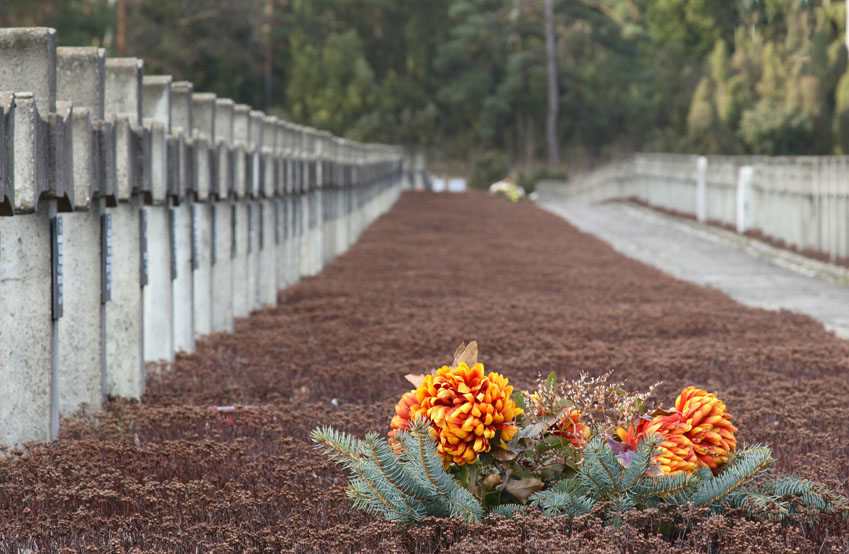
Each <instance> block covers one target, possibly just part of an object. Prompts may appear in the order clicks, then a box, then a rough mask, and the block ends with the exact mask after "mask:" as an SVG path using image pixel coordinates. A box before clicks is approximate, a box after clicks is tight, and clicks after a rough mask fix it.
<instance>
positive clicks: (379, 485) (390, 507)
mask: <svg viewBox="0 0 849 554" xmlns="http://www.w3.org/2000/svg"><path fill="white" fill-rule="evenodd" d="M428 428H429V422H428V421H427V420H425V419H416V420H414V421H413V423H412V426H411V428H410V430H409V432H407V431H403V432H401V433H400V434H399V436H398V439H399V442H398V444H397V445H396V450H395V451H393V448H392V447H391V446H390V445H389V443H388V442H387V441H386V439H384V438H382V437H380V436H378V435H377V434H376V433H369V434H368V435H366V437H365V439H357V438H355V437H353V436H351V435H348V434H346V433H340V432H338V431H335V430H334V429H332V428H329V427H327V428H317V429H315V430H314V431H313V433H312V440H313V442H315V443H316V446H317V448H318V449H319V450H320V451H321V452H322V453H323V454H324V455H325V456H327V457H329V458H330V459H331V460H333V461H335V462H336V463H338V464H340V465H341V466H342V467H344V468H345V469H346V470H348V472H349V474H350V477H351V482H350V484H349V486H348V496H349V497H350V498H351V499H352V500H353V502H354V506H355V507H356V508H358V509H360V510H362V511H364V512H366V513H370V514H373V515H378V516H381V517H384V518H386V519H388V520H389V521H393V522H396V523H402V524H410V523H417V522H419V521H421V520H422V519H424V518H426V517H462V518H464V519H466V520H467V521H480V520H481V519H482V518H483V517H484V516H485V514H486V513H487V512H489V513H496V514H499V515H504V516H510V515H512V514H513V513H514V512H516V511H517V510H524V509H525V508H524V507H522V506H520V505H519V504H516V503H513V502H511V500H519V501H521V499H515V498H513V497H511V496H510V494H508V493H507V492H506V491H508V490H510V487H504V488H503V491H504V492H498V493H497V495H498V500H497V501H496V500H493V495H492V493H487V501H486V502H484V501H482V500H481V499H479V498H477V497H476V496H475V495H474V494H473V493H472V492H470V491H469V490H467V489H465V488H464V487H463V486H461V483H462V480H456V479H455V478H454V476H452V474H451V473H449V472H448V471H446V470H445V469H444V467H443V464H442V458H441V457H440V455H439V453H438V452H437V450H436V444H435V443H434V441H433V440H432V439H431V438H430V436H429V434H428ZM660 442H661V437H659V436H653V437H650V438H649V440H645V441H643V442H641V443H640V444H639V447H638V449H637V451H636V453H635V454H634V456H633V458H632V459H631V460H630V462H629V463H628V464H627V465H624V466H623V464H622V463H621V462H620V460H619V459H617V456H616V455H615V454H614V453H613V451H612V450H611V449H610V448H609V446H608V444H607V442H606V441H605V439H604V438H603V437H600V436H597V437H595V438H593V439H592V440H591V441H590V442H589V443H588V444H587V446H586V449H585V450H584V457H583V462H582V463H581V465H580V466H579V467H578V469H577V471H576V473H574V474H572V475H570V476H569V477H567V478H565V479H562V480H560V481H558V482H556V483H553V484H549V486H548V487H547V488H546V489H545V490H542V491H540V492H537V493H535V494H533V495H531V496H530V503H529V505H530V506H534V507H536V508H539V509H540V510H542V512H543V513H545V514H546V515H563V514H566V515H569V516H570V517H577V516H580V515H583V514H587V513H590V512H591V511H593V510H594V509H596V507H599V508H603V509H604V510H605V514H606V519H607V521H608V523H610V524H613V525H617V524H618V523H619V521H621V516H622V515H624V514H625V513H626V512H629V511H631V510H640V509H646V508H656V509H662V508H664V507H666V508H672V507H675V506H684V505H692V506H696V507H701V508H709V509H710V510H711V511H712V512H722V511H723V510H726V509H728V508H743V509H745V510H747V511H748V513H749V516H750V517H754V518H766V519H778V520H782V519H785V518H787V517H788V516H790V515H791V514H798V513H801V514H803V515H804V517H806V518H807V519H808V520H812V519H816V518H818V517H820V516H821V515H823V514H832V515H837V516H838V517H844V518H845V517H847V516H849V500H847V499H846V498H845V497H843V496H841V495H839V494H836V493H834V492H831V491H829V490H828V489H826V488H824V487H823V486H822V485H819V484H817V483H813V482H811V481H807V480H804V479H800V478H798V477H795V476H781V477H778V478H777V479H776V478H774V477H772V478H770V477H769V474H768V472H767V471H766V470H767V469H768V468H769V466H770V465H771V464H772V462H773V458H772V451H771V450H770V449H769V448H768V447H766V446H752V447H748V448H744V449H742V450H741V451H739V452H737V453H736V454H735V455H734V456H733V458H732V459H731V461H730V462H729V464H728V465H727V466H726V467H724V468H723V469H722V470H721V471H720V472H719V473H717V474H716V475H714V474H713V473H711V470H710V469H708V468H706V467H702V468H701V469H700V470H699V471H697V472H694V473H684V472H678V473H673V474H670V475H663V474H661V475H657V474H656V473H655V472H652V468H653V465H654V464H653V458H654V456H655V455H656V454H657V450H656V448H657V446H658V445H659V444H660ZM481 469H482V467H479V466H478V464H476V465H475V466H474V469H471V470H470V469H469V468H464V469H463V470H462V472H463V473H465V474H467V473H468V472H469V471H478V470H481ZM499 490H502V489H499ZM478 492H479V494H480V491H478Z"/></svg>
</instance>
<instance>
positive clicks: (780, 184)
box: [537, 154, 849, 259]
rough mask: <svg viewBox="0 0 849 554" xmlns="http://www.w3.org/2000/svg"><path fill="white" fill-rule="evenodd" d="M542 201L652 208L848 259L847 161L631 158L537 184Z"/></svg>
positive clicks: (840, 158) (817, 158) (669, 156)
mask: <svg viewBox="0 0 849 554" xmlns="http://www.w3.org/2000/svg"><path fill="white" fill-rule="evenodd" d="M537 191H538V193H539V195H540V198H542V199H543V200H546V199H549V200H550V199H562V200H568V201H575V202H599V201H604V200H609V199H613V198H628V197H636V198H639V199H640V200H644V201H645V202H648V203H650V204H652V205H654V206H659V207H662V208H666V209H670V210H675V211H678V212H683V213H686V214H691V215H693V216H696V218H697V219H698V220H699V221H714V222H718V223H722V224H725V225H730V226H734V227H735V228H736V229H737V231H738V232H741V233H742V232H746V231H759V232H761V233H763V234H764V235H767V236H769V237H771V238H773V239H777V240H781V241H784V242H785V243H786V244H788V245H789V246H793V247H796V248H799V249H802V250H805V249H809V250H815V251H818V252H821V253H823V254H826V255H828V256H829V257H830V258H831V259H837V258H846V257H849V156H781V157H758V156H751V157H749V156H710V157H705V156H692V155H680V154H636V155H634V156H632V157H631V158H628V159H626V160H622V161H618V162H614V163H610V164H607V165H605V166H602V167H601V168H599V169H597V170H595V171H593V172H591V173H589V174H587V175H583V176H581V177H580V178H578V179H575V180H574V181H569V182H558V181H542V182H540V183H539V184H538V185H537Z"/></svg>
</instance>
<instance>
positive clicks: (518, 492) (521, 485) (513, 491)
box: [504, 477, 543, 504]
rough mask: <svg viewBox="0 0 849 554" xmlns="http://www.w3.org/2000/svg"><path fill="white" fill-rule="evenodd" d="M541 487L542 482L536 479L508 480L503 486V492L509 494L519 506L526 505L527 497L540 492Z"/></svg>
mask: <svg viewBox="0 0 849 554" xmlns="http://www.w3.org/2000/svg"><path fill="white" fill-rule="evenodd" d="M542 487H543V482H542V481H540V480H539V479H537V478H536V477H526V478H525V479H510V480H509V481H507V484H506V485H505V486H504V490H505V491H507V492H508V493H510V495H511V496H513V498H515V499H516V501H517V502H518V503H519V504H526V503H527V502H528V497H530V496H531V495H532V494H533V493H535V492H537V491H540V490H542Z"/></svg>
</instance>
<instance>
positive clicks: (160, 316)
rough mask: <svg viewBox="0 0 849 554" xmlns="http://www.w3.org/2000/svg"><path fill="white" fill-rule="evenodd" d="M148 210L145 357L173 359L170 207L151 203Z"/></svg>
mask: <svg viewBox="0 0 849 554" xmlns="http://www.w3.org/2000/svg"><path fill="white" fill-rule="evenodd" d="M145 212H146V213H147V268H148V282H147V286H146V287H144V338H145V340H144V360H145V361H146V362H155V361H160V360H162V361H166V362H172V361H174V336H173V333H174V330H173V325H172V317H173V316H172V311H173V306H172V285H171V247H170V234H171V231H170V227H169V222H168V208H167V207H164V206H155V207H147V208H145Z"/></svg>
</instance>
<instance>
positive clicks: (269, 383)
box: [0, 193, 849, 553]
mask: <svg viewBox="0 0 849 554" xmlns="http://www.w3.org/2000/svg"><path fill="white" fill-rule="evenodd" d="M281 300H282V302H281V304H280V306H279V307H277V308H275V309H272V310H267V311H264V312H262V313H258V314H255V315H253V316H251V317H250V318H248V319H245V320H243V321H240V322H239V323H238V324H237V329H236V332H235V333H234V334H232V335H218V336H213V337H211V338H209V339H208V340H205V341H202V342H201V343H200V344H199V346H198V350H197V352H196V353H195V354H192V355H184V356H180V357H179V359H178V361H177V363H176V366H175V368H174V371H173V373H167V374H159V375H155V376H153V377H152V378H151V379H150V382H149V386H148V393H147V395H146V396H145V397H144V400H143V402H142V403H134V402H127V401H113V402H110V403H109V404H108V405H107V406H106V408H105V410H104V412H103V413H101V414H98V416H97V417H96V419H95V421H94V422H92V421H90V420H87V419H83V418H79V419H72V420H69V421H66V422H65V423H64V427H63V431H62V433H61V436H60V437H59V438H58V439H57V440H55V441H54V442H52V443H51V444H47V445H36V446H33V447H32V448H31V449H30V450H29V451H28V452H27V453H26V454H21V453H18V454H13V455H10V456H7V457H5V458H3V459H0V551H2V552H13V551H15V550H16V548H17V547H20V548H23V549H26V548H31V549H32V550H33V551H38V552H78V551H83V552H153V551H156V552H159V551H165V552H281V551H282V552H289V551H296V552H347V551H372V552H396V551H398V552H436V551H444V552H498V553H502V552H561V551H584V552H691V551H700V552H726V551H727V552H743V551H751V552H766V551H769V552H792V551H795V552H846V551H847V550H849V525H847V522H846V521H843V522H840V521H826V522H824V523H821V524H818V525H815V526H812V527H802V526H798V525H780V524H770V523H755V522H751V521H747V520H746V519H745V518H744V517H741V516H740V515H739V514H737V515H733V514H732V515H725V516H712V517H710V518H706V517H705V516H704V515H703V514H698V513H691V512H687V511H686V510H682V511H681V512H680V513H678V514H675V515H674V516H661V515H658V514H656V513H641V514H635V515H634V516H633V518H632V520H633V521H632V522H631V523H630V524H627V525H625V526H622V527H620V528H618V529H615V530H613V529H603V528H602V527H601V524H600V520H599V519H598V518H597V517H596V516H594V515H589V516H585V517H583V518H580V519H579V520H575V521H570V520H569V519H567V518H565V517H561V518H551V519H546V518H543V517H541V516H539V515H531V516H519V517H518V518H516V519H514V520H505V519H500V518H492V519H490V520H488V521H487V522H485V523H481V524H475V525H466V524H463V523H461V522H458V521H444V520H442V521H440V520H435V521H433V522H432V523H430V524H427V525H423V526H419V527H413V528H408V529H401V528H397V527H394V526H393V525H391V524H389V523H386V522H384V521H379V520H377V519H374V518H371V517H368V516H366V515H363V514H361V513H359V512H357V511H355V510H354V509H353V508H352V507H351V505H350V503H349V501H348V500H347V499H346V497H345V494H344V490H345V486H346V478H345V476H344V474H343V473H342V472H341V471H340V470H339V469H338V468H336V467H335V466H334V465H333V464H331V463H330V462H328V461H327V460H325V459H324V458H321V457H317V456H316V454H315V453H314V452H313V449H312V448H311V446H310V443H309V440H308V435H309V433H310V431H311V430H312V429H313V428H314V427H315V426H316V425H319V424H321V425H327V424H332V425H334V426H336V427H337V428H340V429H342V430H345V431H349V432H352V433H357V434H362V433H365V432H367V431H371V430H377V431H385V430H386V429H387V428H388V424H389V419H390V417H391V415H392V412H393V410H392V409H393V405H394V403H395V402H396V400H397V399H398V397H399V396H400V395H401V393H403V392H405V391H406V390H408V389H409V388H410V387H409V385H408V384H406V382H405V381H404V378H403V375H404V374H405V373H408V372H420V371H422V370H427V369H430V368H431V367H434V366H435V365H441V364H443V363H448V362H450V354H451V353H452V352H453V350H454V348H455V347H456V346H457V344H458V343H459V342H460V341H461V340H464V339H465V340H470V339H475V340H477V341H478V342H479V344H480V346H481V361H483V362H484V363H485V365H486V367H487V369H488V370H497V371H499V372H502V373H504V374H505V375H507V376H508V377H509V378H510V380H511V382H512V383H513V384H515V385H516V386H517V387H522V388H525V387H530V386H533V384H534V382H535V379H536V377H537V375H538V373H542V374H547V373H548V372H550V371H552V370H556V371H557V372H558V374H559V375H560V376H562V377H575V376H577V375H578V372H579V371H581V370H584V371H587V372H589V373H591V374H600V373H602V372H604V371H606V370H608V369H610V368H615V369H616V373H615V375H616V376H617V377H618V378H619V379H627V380H628V383H629V384H630V385H631V388H634V389H638V388H639V389H641V388H645V387H647V386H648V385H649V384H651V383H654V382H655V381H657V380H660V379H662V380H663V381H664V384H663V386H662V387H661V388H660V389H659V391H658V394H657V396H658V398H659V399H662V400H664V401H665V403H666V405H667V406H668V405H670V404H671V403H672V400H673V399H674V397H675V395H676V394H677V393H678V392H679V391H680V389H681V388H682V387H684V386H686V385H689V384H695V385H698V386H700V387H703V388H706V389H708V390H710V391H714V392H716V393H717V394H718V395H719V396H720V398H722V399H723V400H725V402H726V403H727V404H728V406H729V410H730V411H731V412H732V413H733V414H734V417H735V419H734V421H735V423H736V424H737V425H738V426H739V428H740V431H739V433H738V438H739V440H740V442H748V443H754V442H764V443H768V444H769V445H771V446H772V448H773V450H774V452H775V455H776V457H777V458H778V462H777V464H776V466H777V469H778V470H780V471H793V472H797V473H799V474H801V475H803V476H805V477H809V478H813V479H818V480H821V481H824V482H825V483H827V484H828V485H830V486H831V487H832V488H835V489H837V490H839V491H841V492H842V493H843V494H849V484H847V481H849V462H848V461H847V460H849V420H848V419H847V417H849V413H847V409H846V406H847V400H848V399H849V342H845V341H841V340H838V339H836V338H835V337H834V336H832V335H831V334H829V333H827V332H825V331H824V330H823V328H822V327H821V326H820V325H819V324H817V323H816V322H814V321H812V320H810V319H808V318H806V317H802V316H798V315H793V314H791V313H787V312H781V313H774V312H767V311H762V310H755V309H749V308H744V307H742V306H740V305H738V304H736V303H735V302H733V301H732V300H730V299H729V298H727V297H725V296H724V295H722V294H721V293H719V292H716V291H712V290H709V289H705V288H700V287H697V286H693V285H690V284H687V283H683V282H680V281H677V280H675V279H673V278H670V277H667V276H665V275H663V274H662V273H660V272H658V271H656V270H654V269H651V268H648V267H646V266H644V265H641V264H639V263H637V262H634V261H630V260H628V259H626V258H624V257H622V256H620V255H619V254H616V253H615V252H614V251H613V250H612V249H611V248H609V247H608V246H606V245H605V244H603V243H601V242H599V241H597V240H596V239H594V238H591V237H589V236H587V235H583V234H581V233H579V232H578V231H576V230H575V229H574V228H572V227H570V226H569V225H568V224H567V223H565V222H563V221H562V220H560V219H558V218H556V217H555V216H553V215H550V214H548V213H545V212H543V211H542V210H540V209H538V208H536V207H535V206H533V205H532V204H530V203H524V204H520V205H509V204H507V203H505V202H502V201H500V200H496V199H491V198H488V197H486V196H485V195H483V194H479V193H472V194H464V195H449V194H443V195H434V194H422V193H407V194H406V195H405V196H404V197H402V199H401V200H400V201H399V203H398V204H397V206H396V207H395V208H394V210H393V211H392V212H391V213H389V214H387V215H385V216H384V217H382V218H381V219H380V220H378V221H377V222H376V223H375V224H374V225H373V226H372V227H371V228H370V229H368V230H367V231H366V232H365V233H364V235H363V236H362V238H361V239H360V241H359V242H358V243H357V244H356V245H355V246H354V247H353V248H352V249H351V250H350V251H349V252H348V253H347V254H345V255H344V256H342V257H340V258H339V259H337V260H335V261H334V262H333V263H332V264H330V265H329V267H327V269H326V270H325V271H324V272H323V273H322V274H321V275H319V276H318V277H315V278H312V279H307V280H305V281H303V282H301V283H300V284H298V285H296V286H294V287H291V288H290V289H288V290H286V291H285V293H284V294H283V295H282V296H281ZM334 399H335V402H333V400H334ZM211 404H217V405H225V404H246V405H250V406H251V407H250V408H247V409H245V410H244V411H242V412H239V413H237V414H235V415H232V414H231V415H227V416H224V415H221V414H219V413H218V412H216V411H213V410H210V409H209V408H208V406H209V405H211ZM672 517H675V518H677V521H678V522H679V525H680V527H679V529H684V528H687V533H686V536H683V537H678V538H677V539H676V540H673V541H670V540H667V539H663V538H661V537H660V536H659V535H657V534H656V531H658V530H664V529H668V523H669V520H670V519H671V518H672Z"/></svg>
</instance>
